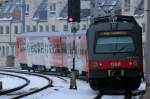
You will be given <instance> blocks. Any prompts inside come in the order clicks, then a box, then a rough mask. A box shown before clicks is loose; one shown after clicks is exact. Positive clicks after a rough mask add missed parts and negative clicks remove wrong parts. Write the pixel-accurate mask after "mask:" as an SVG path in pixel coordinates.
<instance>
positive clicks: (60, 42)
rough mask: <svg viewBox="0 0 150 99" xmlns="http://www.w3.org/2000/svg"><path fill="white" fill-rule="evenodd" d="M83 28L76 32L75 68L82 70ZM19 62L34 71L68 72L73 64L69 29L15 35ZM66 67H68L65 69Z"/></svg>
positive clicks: (71, 35) (82, 71)
mask: <svg viewBox="0 0 150 99" xmlns="http://www.w3.org/2000/svg"><path fill="white" fill-rule="evenodd" d="M85 34H86V31H80V32H77V33H76V38H75V39H76V40H75V69H76V70H78V71H79V74H81V73H84V74H85V73H86V71H87V70H86V69H87V68H86V66H87V44H86V35H85ZM16 42H17V53H18V60H19V63H20V66H21V67H22V68H23V69H28V70H34V71H45V70H50V69H51V70H53V71H54V68H55V71H58V72H62V73H63V72H64V73H68V71H71V70H72V68H73V57H74V56H73V34H72V33H69V32H28V33H24V34H19V35H18V36H17V41H16ZM67 69H68V70H67Z"/></svg>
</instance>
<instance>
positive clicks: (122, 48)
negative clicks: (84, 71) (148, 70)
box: [87, 16, 143, 90]
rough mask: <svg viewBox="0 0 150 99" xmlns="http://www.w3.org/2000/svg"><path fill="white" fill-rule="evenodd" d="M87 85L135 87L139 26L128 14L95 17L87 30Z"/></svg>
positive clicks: (140, 75)
mask: <svg viewBox="0 0 150 99" xmlns="http://www.w3.org/2000/svg"><path fill="white" fill-rule="evenodd" d="M87 44H88V75H89V83H90V86H91V88H93V89H100V90H107V89H110V90H135V89H136V88H138V87H139V85H140V83H141V79H142V78H143V57H142V56H143V55H142V29H141V27H140V26H139V25H138V24H137V22H136V21H135V19H134V18H133V17H132V16H106V17H99V18H95V19H94V21H93V23H92V24H91V25H90V27H89V29H88V31H87Z"/></svg>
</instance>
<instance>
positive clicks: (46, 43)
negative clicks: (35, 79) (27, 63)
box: [43, 37, 51, 68]
mask: <svg viewBox="0 0 150 99" xmlns="http://www.w3.org/2000/svg"><path fill="white" fill-rule="evenodd" d="M43 42H44V49H45V53H44V58H45V66H46V68H50V59H51V58H50V57H51V56H50V52H49V40H48V37H44V39H43Z"/></svg>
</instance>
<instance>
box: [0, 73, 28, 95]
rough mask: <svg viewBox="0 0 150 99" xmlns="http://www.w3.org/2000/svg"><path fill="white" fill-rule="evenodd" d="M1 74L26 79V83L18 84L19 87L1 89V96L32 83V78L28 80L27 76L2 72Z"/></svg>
mask: <svg viewBox="0 0 150 99" xmlns="http://www.w3.org/2000/svg"><path fill="white" fill-rule="evenodd" d="M0 75H7V76H12V77H17V78H19V79H23V80H24V81H25V83H24V84H22V85H20V86H18V87H15V88H12V89H6V90H1V91H0V96H1V95H4V94H8V93H11V92H14V91H17V90H20V89H22V88H24V87H26V86H28V85H29V83H30V80H28V79H27V78H25V77H22V76H18V75H13V74H7V73H0Z"/></svg>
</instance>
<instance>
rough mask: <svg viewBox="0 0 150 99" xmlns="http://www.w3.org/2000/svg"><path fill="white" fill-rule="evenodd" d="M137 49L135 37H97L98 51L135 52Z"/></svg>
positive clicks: (96, 48)
mask: <svg viewBox="0 0 150 99" xmlns="http://www.w3.org/2000/svg"><path fill="white" fill-rule="evenodd" d="M134 50H135V48H134V43H133V39H132V38H131V37H129V36H121V37H100V38H98V39H97V42H96V47H95V51H96V53H111V52H120V53H121V52H133V51H134Z"/></svg>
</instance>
